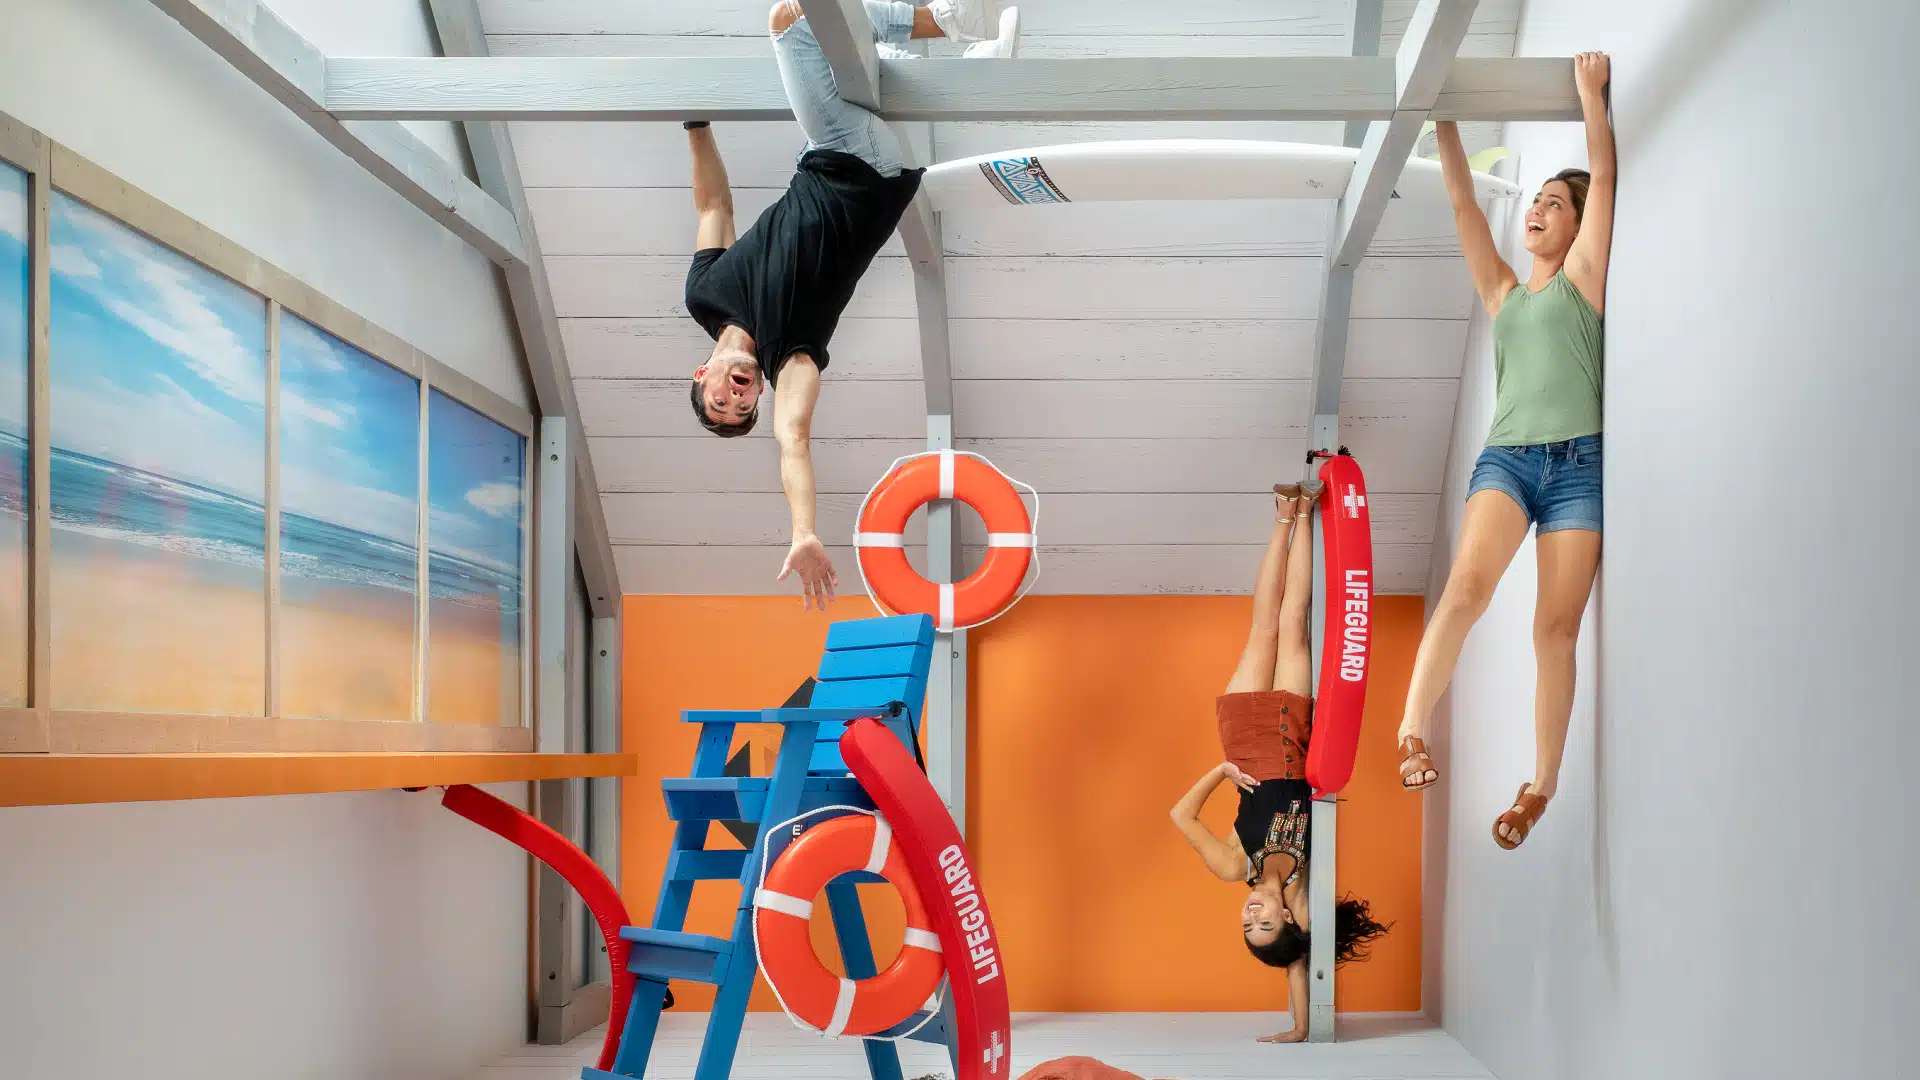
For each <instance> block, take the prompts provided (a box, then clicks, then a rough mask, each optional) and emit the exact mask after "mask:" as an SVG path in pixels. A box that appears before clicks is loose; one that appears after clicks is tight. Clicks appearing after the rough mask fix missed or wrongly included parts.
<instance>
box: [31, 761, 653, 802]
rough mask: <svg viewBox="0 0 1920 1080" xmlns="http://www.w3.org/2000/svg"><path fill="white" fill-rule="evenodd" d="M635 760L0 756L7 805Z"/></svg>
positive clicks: (290, 789) (615, 768) (620, 770)
mask: <svg viewBox="0 0 1920 1080" xmlns="http://www.w3.org/2000/svg"><path fill="white" fill-rule="evenodd" d="M637 767H638V758H637V757H636V755H633V754H502V753H479V754H459V753H456V754H428V753H357V754H18V755H0V806H60V805H68V804H73V803H107V802H154V801H159V800H170V799H232V798H241V797H245V796H252V795H310V794H316V793H319V792H327V791H378V790H382V789H387V788H409V787H441V786H445V785H448V784H499V783H508V782H512V781H517V780H564V779H571V778H574V777H589V776H631V775H633V774H634V772H635V771H636V769H637Z"/></svg>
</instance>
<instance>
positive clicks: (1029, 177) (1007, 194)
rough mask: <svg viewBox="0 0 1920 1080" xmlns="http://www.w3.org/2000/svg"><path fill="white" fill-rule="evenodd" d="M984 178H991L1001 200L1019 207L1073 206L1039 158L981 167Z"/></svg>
mask: <svg viewBox="0 0 1920 1080" xmlns="http://www.w3.org/2000/svg"><path fill="white" fill-rule="evenodd" d="M980 174H981V175H982V176H985V177H986V178H987V183H989V184H992V185H993V188H994V190H995V191H998V192H999V193H1000V197H1001V198H1003V199H1005V200H1007V201H1008V202H1010V203H1012V204H1014V205H1015V206H1033V205H1036V204H1040V203H1063V202H1072V201H1073V200H1072V199H1069V198H1067V196H1066V193H1065V192H1063V191H1061V190H1060V186H1059V185H1058V184H1055V183H1054V182H1053V178H1052V177H1050V176H1048V175H1047V170H1046V168H1045V167H1044V166H1042V165H1041V164H1040V159H1039V158H1037V157H1016V158H1000V159H998V160H995V161H983V162H981V163H980Z"/></svg>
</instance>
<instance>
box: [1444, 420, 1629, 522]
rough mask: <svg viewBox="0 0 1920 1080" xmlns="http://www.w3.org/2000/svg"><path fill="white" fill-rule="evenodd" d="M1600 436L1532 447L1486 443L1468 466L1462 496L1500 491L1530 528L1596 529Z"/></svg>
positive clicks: (1470, 496) (1599, 518)
mask: <svg viewBox="0 0 1920 1080" xmlns="http://www.w3.org/2000/svg"><path fill="white" fill-rule="evenodd" d="M1600 468H1601V463H1600V436H1598V435H1582V436H1580V437H1579V438H1577V439H1568V440H1566V441H1565V442H1556V443H1540V444H1537V445H1534V446H1489V447H1487V448H1486V449H1485V450H1482V451H1480V460H1478V461H1476V462H1474V464H1473V479H1472V481H1471V482H1469V483H1468V485H1467V497H1468V498H1472V497H1473V496H1474V495H1475V493H1477V492H1481V491H1502V492H1505V493H1506V494H1507V495H1508V496H1510V497H1511V498H1512V499H1513V501H1514V502H1516V503H1518V504H1520V509H1521V510H1522V511H1524V512H1525V513H1526V515H1527V521H1528V522H1529V523H1531V524H1533V526H1534V531H1535V532H1540V533H1550V532H1557V531H1559V530H1561V529H1585V530H1587V531H1588V532H1599V531H1600V522H1601V512H1600V511H1601V501H1600Z"/></svg>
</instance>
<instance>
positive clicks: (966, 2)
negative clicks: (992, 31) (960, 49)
mask: <svg viewBox="0 0 1920 1080" xmlns="http://www.w3.org/2000/svg"><path fill="white" fill-rule="evenodd" d="M998 6H999V4H998V2H997V0H931V2H930V3H928V4H927V10H928V11H929V12H931V13H932V15H933V23H934V25H935V26H938V27H939V28H940V32H941V33H943V34H945V35H947V37H948V38H949V39H950V40H953V41H985V40H986V38H987V24H988V23H990V22H992V21H993V13H994V10H995V9H996V8H997V7H998Z"/></svg>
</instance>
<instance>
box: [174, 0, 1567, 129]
mask: <svg viewBox="0 0 1920 1080" xmlns="http://www.w3.org/2000/svg"><path fill="white" fill-rule="evenodd" d="M159 2H167V0H159ZM170 2H173V3H179V2H182V0H170ZM202 2H205V0H202ZM1440 70H1441V71H1443V72H1445V78H1444V81H1443V83H1442V85H1441V88H1440V91H1439V93H1438V95H1437V97H1435V98H1434V99H1433V100H1432V101H1430V102H1429V104H1428V108H1429V109H1430V110H1431V116H1432V118H1433V119H1440V120H1556V121H1577V120H1579V119H1580V103H1579V99H1578V96H1577V95H1576V94H1575V93H1574V89H1573V60H1572V59H1571V58H1570V57H1515V58H1504V57H1488V58H1474V59H1457V60H1453V61H1452V63H1451V66H1450V67H1448V66H1444V65H1443V66H1442V67H1441V69H1440ZM325 72H326V75H325V80H326V95H325V98H326V103H327V108H328V109H330V110H332V112H333V114H334V115H335V116H337V117H340V118H343V119H364V120H373V119H380V120H676V121H677V120H729V121H731V120H784V119H790V118H791V117H792V116H793V111H792V110H791V109H790V108H789V107H788V105H787V99H786V93H785V91H784V90H783V89H782V87H781V85H780V73H779V71H778V70H777V69H776V68H775V67H774V65H772V64H769V63H767V62H766V61H765V60H764V59H756V58H741V57H733V58H729V57H575V56H515V57H491V58H437V59H436V58H431V57H427V58H421V57H330V58H328V59H327V61H326V64H325ZM879 72H880V76H879V79H880V108H879V110H878V111H879V113H880V115H882V116H884V117H885V118H886V119H888V120H929V121H934V120H1387V119H1391V118H1392V117H1393V115H1394V113H1395V112H1396V111H1397V110H1398V108H1399V100H1400V99H1399V93H1400V89H1401V79H1400V69H1399V66H1398V64H1397V61H1396V59H1395V58H1394V57H1385V56H1367V57H1345V56H1279V57H1206V58H1199V57H1113V56H1101V57H1079V58H1070V59H1061V58H1037V59H1028V58H1023V59H1017V60H1003V61H1000V62H997V63H993V64H981V63H977V62H971V61H967V60H964V59H952V58H941V59H915V60H881V61H879ZM1423 74H1424V72H1423Z"/></svg>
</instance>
